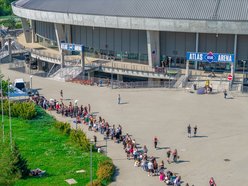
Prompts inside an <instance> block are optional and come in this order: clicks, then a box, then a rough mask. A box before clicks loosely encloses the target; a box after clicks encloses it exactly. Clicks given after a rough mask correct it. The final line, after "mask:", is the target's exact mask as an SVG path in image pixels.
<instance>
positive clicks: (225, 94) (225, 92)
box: [223, 89, 227, 99]
mask: <svg viewBox="0 0 248 186" xmlns="http://www.w3.org/2000/svg"><path fill="white" fill-rule="evenodd" d="M223 93H224V98H225V99H226V96H227V91H226V89H225V90H224V91H223Z"/></svg>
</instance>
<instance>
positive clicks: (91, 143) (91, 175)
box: [90, 139, 93, 186]
mask: <svg viewBox="0 0 248 186" xmlns="http://www.w3.org/2000/svg"><path fill="white" fill-rule="evenodd" d="M92 145H93V139H91V140H90V185H91V186H93V171H92Z"/></svg>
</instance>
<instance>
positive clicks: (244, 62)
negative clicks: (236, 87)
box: [242, 60, 246, 93]
mask: <svg viewBox="0 0 248 186" xmlns="http://www.w3.org/2000/svg"><path fill="white" fill-rule="evenodd" d="M242 62H243V80H242V93H244V78H245V64H246V61H245V60H242Z"/></svg>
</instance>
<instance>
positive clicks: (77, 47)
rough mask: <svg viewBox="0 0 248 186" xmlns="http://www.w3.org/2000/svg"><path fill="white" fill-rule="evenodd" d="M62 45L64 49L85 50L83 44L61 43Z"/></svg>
mask: <svg viewBox="0 0 248 186" xmlns="http://www.w3.org/2000/svg"><path fill="white" fill-rule="evenodd" d="M60 47H61V49H63V50H70V51H79V52H83V49H84V47H83V45H78V44H71V43H61V44H60Z"/></svg>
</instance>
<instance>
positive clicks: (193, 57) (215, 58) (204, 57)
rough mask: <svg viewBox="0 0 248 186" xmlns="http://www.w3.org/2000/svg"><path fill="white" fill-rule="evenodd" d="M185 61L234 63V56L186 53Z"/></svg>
mask: <svg viewBox="0 0 248 186" xmlns="http://www.w3.org/2000/svg"><path fill="white" fill-rule="evenodd" d="M186 59H187V60H189V61H200V62H209V63H213V62H215V63H216V62H229V63H233V62H234V54H221V53H212V52H209V53H200V52H187V53H186Z"/></svg>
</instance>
